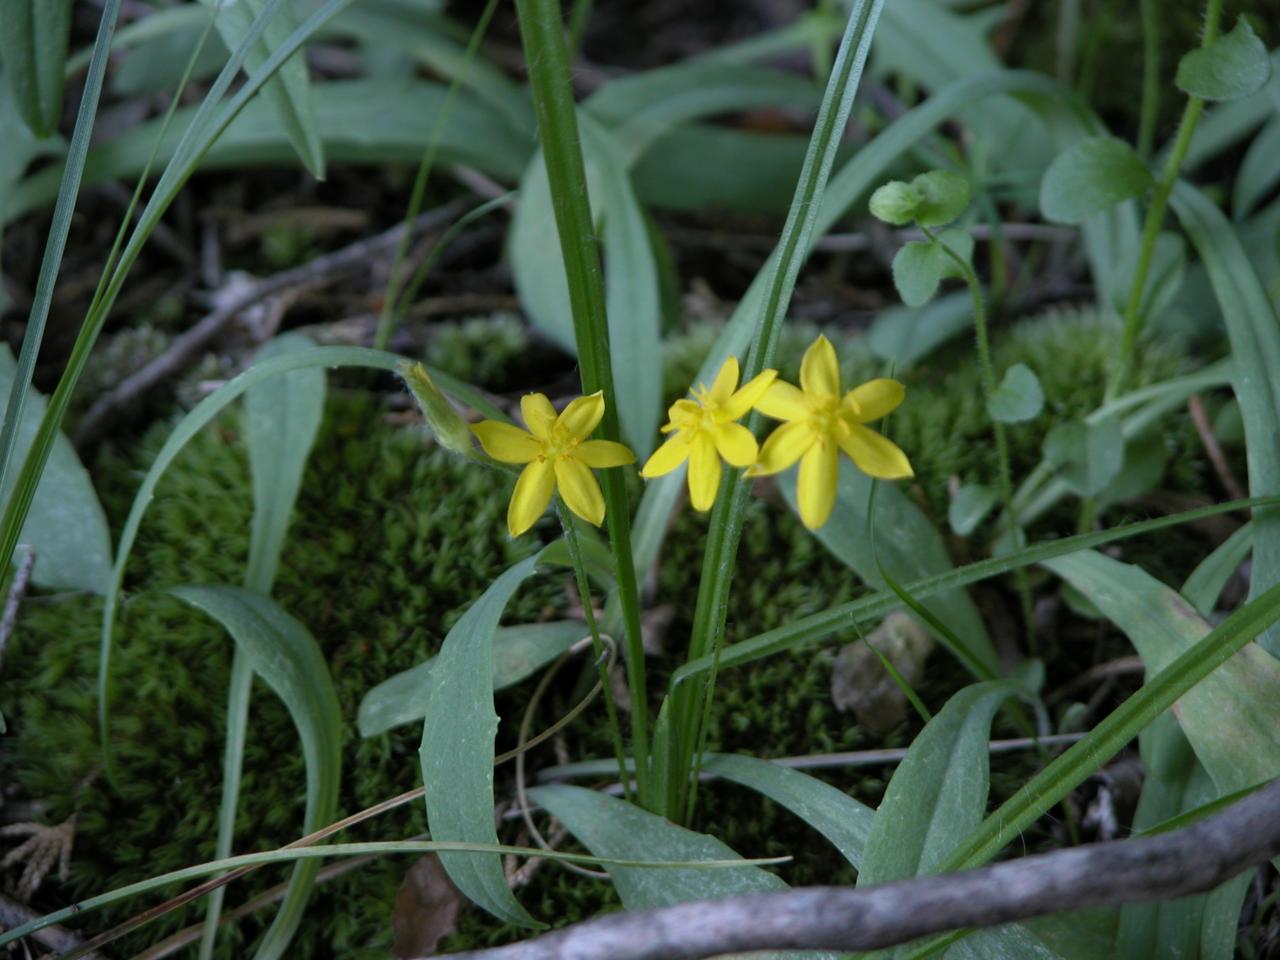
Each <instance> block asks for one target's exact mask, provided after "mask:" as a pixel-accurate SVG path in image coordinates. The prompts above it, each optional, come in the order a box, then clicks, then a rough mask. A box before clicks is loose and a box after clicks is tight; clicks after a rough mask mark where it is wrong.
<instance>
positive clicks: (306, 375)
mask: <svg viewBox="0 0 1280 960" xmlns="http://www.w3.org/2000/svg"><path fill="white" fill-rule="evenodd" d="M314 346H315V344H314V343H312V341H311V340H310V339H309V338H307V337H305V336H303V335H302V334H299V333H286V334H284V335H282V336H279V337H276V338H275V339H274V340H271V341H269V342H268V343H267V344H266V345H265V346H264V347H263V348H262V349H261V350H260V351H258V357H257V359H258V360H265V359H268V358H269V357H272V356H276V355H279V354H284V353H290V352H294V351H298V350H306V349H309V348H311V347H314ZM324 395H325V379H324V371H323V370H318V369H315V368H312V369H309V370H295V371H294V372H292V373H287V374H285V375H284V376H283V377H279V378H278V379H276V380H269V381H267V382H266V383H260V384H258V385H257V386H256V387H254V388H253V389H251V390H249V392H248V393H247V394H246V395H245V418H244V427H245V432H246V434H247V437H248V447H249V466H250V468H251V470H252V474H253V523H252V526H251V527H250V531H249V560H248V564H247V565H246V568H245V575H244V585H245V588H246V589H248V590H253V591H255V592H256V593H260V594H262V595H263V596H266V597H269V596H270V595H271V589H272V586H273V585H274V584H275V579H276V570H277V568H278V567H279V564H280V552H281V549H282V548H283V546H284V538H285V534H286V533H287V532H288V529H289V522H290V520H291V519H292V515H293V506H294V502H295V501H296V500H297V497H298V489H299V488H300V487H301V485H302V474H303V471H304V470H305V469H306V465H307V457H308V456H309V455H310V453H311V446H312V444H313V443H314V442H315V438H316V433H317V431H318V430H319V428H320V419H321V416H322V415H323V413H324ZM252 683H253V671H252V669H251V667H250V662H249V658H248V657H247V656H246V655H245V654H244V653H242V652H241V651H240V650H239V649H237V650H236V654H235V657H234V659H233V662H232V665H231V681H230V684H229V686H230V690H229V693H228V696H227V745H226V749H225V753H224V759H223V769H222V801H221V805H220V807H219V812H218V840H217V844H216V846H215V850H214V855H215V856H216V857H218V858H222V857H229V856H231V850H232V842H233V840H234V837H235V823H236V808H237V806H238V804H239V796H240V777H241V771H242V768H243V761H244V746H245V741H246V738H247V735H248V721H249V699H250V694H251V686H252ZM313 882H314V880H313V878H312V877H310V876H306V875H302V876H295V877H293V879H292V880H290V882H289V890H288V891H287V892H286V894H285V898H284V902H283V903H282V905H281V907H280V910H281V912H282V913H291V912H292V911H294V910H298V909H301V907H302V905H303V904H305V903H306V901H307V898H308V896H309V894H310V888H311V884H312V883H313ZM225 891H226V888H225V887H219V888H218V889H217V890H214V891H213V893H212V894H211V895H210V897H209V908H208V911H207V913H206V915H205V929H204V937H203V939H202V941H201V945H200V952H201V956H202V957H205V958H207V957H210V956H212V952H213V945H214V940H215V937H216V935H217V929H218V917H219V916H220V914H221V911H222V903H223V899H224V897H225V895H226V893H225ZM291 935H292V930H286V929H285V928H281V929H280V930H279V931H278V932H276V933H275V934H274V936H272V935H268V937H267V938H266V939H264V940H263V941H262V942H261V944H260V945H259V948H258V949H259V950H260V951H261V952H262V953H263V954H264V955H269V954H271V953H274V952H276V951H277V950H279V951H283V950H284V949H285V948H287V946H288V943H289V939H290V937H291Z"/></svg>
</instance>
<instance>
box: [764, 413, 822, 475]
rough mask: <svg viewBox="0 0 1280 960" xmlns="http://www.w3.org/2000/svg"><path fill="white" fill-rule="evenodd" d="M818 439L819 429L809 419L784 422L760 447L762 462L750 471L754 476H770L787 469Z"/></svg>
mask: <svg viewBox="0 0 1280 960" xmlns="http://www.w3.org/2000/svg"><path fill="white" fill-rule="evenodd" d="M817 439H818V431H817V430H815V429H814V428H813V424H812V423H811V422H810V421H808V420H798V421H793V422H791V423H784V424H783V425H782V426H780V427H779V428H778V429H777V430H775V431H773V433H771V434H769V437H768V439H766V440H765V442H764V446H763V447H761V448H760V462H759V463H757V464H756V465H755V466H754V467H752V468H751V470H750V471H749V472H750V474H751V476H753V477H763V476H768V475H769V474H771V473H778V472H780V471H782V470H785V469H787V467H789V466H791V465H792V464H793V463H795V462H796V461H797V460H799V459H800V458H801V457H802V456H804V454H805V453H806V452H807V451H808V450H809V448H810V447H812V446H813V445H814V443H815V442H816V441H817Z"/></svg>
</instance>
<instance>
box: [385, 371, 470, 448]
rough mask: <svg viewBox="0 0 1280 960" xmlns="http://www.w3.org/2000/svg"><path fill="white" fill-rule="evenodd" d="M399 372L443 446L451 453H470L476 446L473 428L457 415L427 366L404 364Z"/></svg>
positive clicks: (428, 424)
mask: <svg viewBox="0 0 1280 960" xmlns="http://www.w3.org/2000/svg"><path fill="white" fill-rule="evenodd" d="M400 375H401V376H402V377H404V382H405V383H406V384H407V385H408V387H409V392H410V393H412V394H413V399H414V400H416V401H418V409H419V410H421V411H422V416H423V417H424V418H425V419H426V421H427V426H428V427H429V428H430V430H431V433H432V435H433V436H434V437H435V438H436V441H437V442H438V443H439V444H440V446H442V447H444V448H445V449H446V450H448V451H449V452H451V453H460V454H463V455H469V454H470V453H471V451H472V448H473V443H472V439H471V430H470V428H468V427H467V424H466V422H465V421H464V420H463V419H462V417H460V416H458V411H457V410H455V409H454V408H453V404H452V403H450V402H449V398H448V397H446V396H445V395H444V394H443V393H442V392H441V391H440V388H439V387H437V386H436V385H435V381H434V380H432V379H431V375H430V374H429V373H427V368H426V367H424V366H423V365H422V364H421V363H414V364H405V365H404V366H403V367H401V370H400Z"/></svg>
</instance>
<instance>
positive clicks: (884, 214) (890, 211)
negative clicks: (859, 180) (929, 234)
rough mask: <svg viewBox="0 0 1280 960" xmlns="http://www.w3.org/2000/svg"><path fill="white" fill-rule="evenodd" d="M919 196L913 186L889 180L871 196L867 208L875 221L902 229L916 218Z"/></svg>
mask: <svg viewBox="0 0 1280 960" xmlns="http://www.w3.org/2000/svg"><path fill="white" fill-rule="evenodd" d="M919 205H920V195H919V193H917V192H916V189H915V187H914V186H912V185H911V184H909V183H904V182H903V181H901V180H890V181H889V182H888V183H886V184H885V185H884V186H882V187H879V188H878V189H877V190H876V192H875V193H873V194H871V200H870V202H869V204H868V206H869V207H870V208H871V215H872V216H873V217H875V218H876V219H877V220H883V221H884V222H885V223H891V224H893V225H894V226H895V227H903V226H906V225H907V224H909V223H911V221H913V220H915V218H916V208H917V207H918V206H919Z"/></svg>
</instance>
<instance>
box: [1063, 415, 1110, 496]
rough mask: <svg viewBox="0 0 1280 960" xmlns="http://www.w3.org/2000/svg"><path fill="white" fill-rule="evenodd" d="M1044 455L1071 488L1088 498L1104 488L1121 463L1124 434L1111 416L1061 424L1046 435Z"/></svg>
mask: <svg viewBox="0 0 1280 960" xmlns="http://www.w3.org/2000/svg"><path fill="white" fill-rule="evenodd" d="M1044 455H1045V459H1046V460H1048V461H1049V462H1050V463H1051V464H1052V465H1053V466H1054V467H1056V468H1057V469H1058V472H1059V475H1060V476H1061V477H1062V479H1063V480H1064V481H1066V483H1067V485H1068V486H1070V487H1071V488H1072V490H1074V491H1075V492H1076V493H1078V494H1080V495H1081V496H1086V497H1090V496H1093V495H1095V494H1098V493H1101V492H1102V491H1103V490H1104V489H1106V486H1107V484H1109V483H1110V482H1111V481H1112V480H1113V479H1114V478H1115V476H1116V474H1118V473H1119V472H1120V468H1121V467H1122V466H1124V435H1123V434H1122V433H1121V432H1120V423H1119V421H1118V420H1116V418H1114V417H1107V418H1106V419H1103V420H1099V421H1097V422H1096V423H1090V422H1088V421H1084V420H1074V421H1072V422H1070V423H1060V424H1058V425H1057V426H1056V427H1054V428H1053V429H1052V430H1050V431H1049V434H1048V436H1046V437H1045V440H1044Z"/></svg>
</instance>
